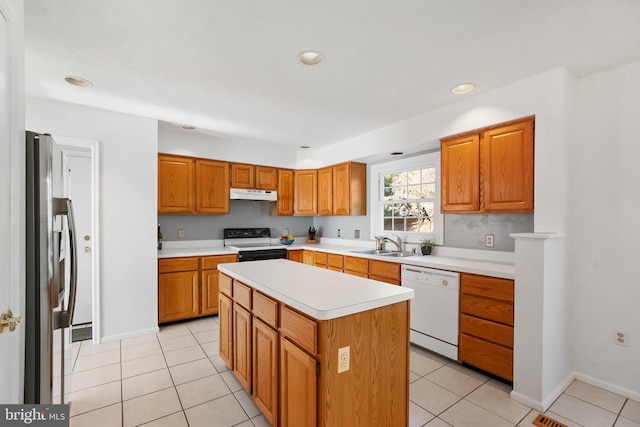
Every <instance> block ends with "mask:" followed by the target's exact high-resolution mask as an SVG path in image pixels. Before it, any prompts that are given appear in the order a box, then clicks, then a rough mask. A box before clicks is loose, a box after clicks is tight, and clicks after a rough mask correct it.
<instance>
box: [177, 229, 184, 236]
mask: <svg viewBox="0 0 640 427" xmlns="http://www.w3.org/2000/svg"><path fill="white" fill-rule="evenodd" d="M178 239H184V230H183V229H182V228H178Z"/></svg>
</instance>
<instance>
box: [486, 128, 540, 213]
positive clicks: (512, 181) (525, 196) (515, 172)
mask: <svg viewBox="0 0 640 427" xmlns="http://www.w3.org/2000/svg"><path fill="white" fill-rule="evenodd" d="M533 156H534V153H533V119H527V120H523V121H521V122H517V123H513V124H510V125H507V126H503V127H500V128H496V129H490V130H488V131H486V132H484V134H483V138H482V142H481V143H480V160H481V163H480V193H481V194H480V200H481V206H480V208H481V209H482V210H483V211H488V212H533Z"/></svg>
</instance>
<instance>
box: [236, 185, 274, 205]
mask: <svg viewBox="0 0 640 427" xmlns="http://www.w3.org/2000/svg"><path fill="white" fill-rule="evenodd" d="M229 198H230V199H231V200H266V201H268V202H275V201H277V200H278V192H277V191H270V190H247V189H245V188H232V189H231V190H230V197H229Z"/></svg>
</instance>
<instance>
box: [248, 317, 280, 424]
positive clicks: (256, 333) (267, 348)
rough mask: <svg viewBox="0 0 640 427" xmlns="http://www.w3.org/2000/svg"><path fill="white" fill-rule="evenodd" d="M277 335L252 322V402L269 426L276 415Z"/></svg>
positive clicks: (269, 329) (256, 321) (267, 327)
mask: <svg viewBox="0 0 640 427" xmlns="http://www.w3.org/2000/svg"><path fill="white" fill-rule="evenodd" d="M278 341H279V340H278V333H277V332H276V331H275V330H273V329H271V328H270V327H269V326H267V325H266V324H265V323H263V322H262V321H260V320H259V319H256V318H254V321H253V360H254V364H253V401H254V402H255V404H256V406H258V408H260V410H261V411H262V413H263V414H264V416H265V417H266V418H267V419H268V420H269V422H270V423H271V425H274V426H275V425H278V423H277V422H276V418H277V414H278Z"/></svg>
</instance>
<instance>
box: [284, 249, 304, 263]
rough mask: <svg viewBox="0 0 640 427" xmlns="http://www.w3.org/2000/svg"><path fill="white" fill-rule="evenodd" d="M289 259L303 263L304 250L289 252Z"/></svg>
mask: <svg viewBox="0 0 640 427" xmlns="http://www.w3.org/2000/svg"><path fill="white" fill-rule="evenodd" d="M287 259H288V260H290V261H296V262H302V250H293V251H287Z"/></svg>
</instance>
